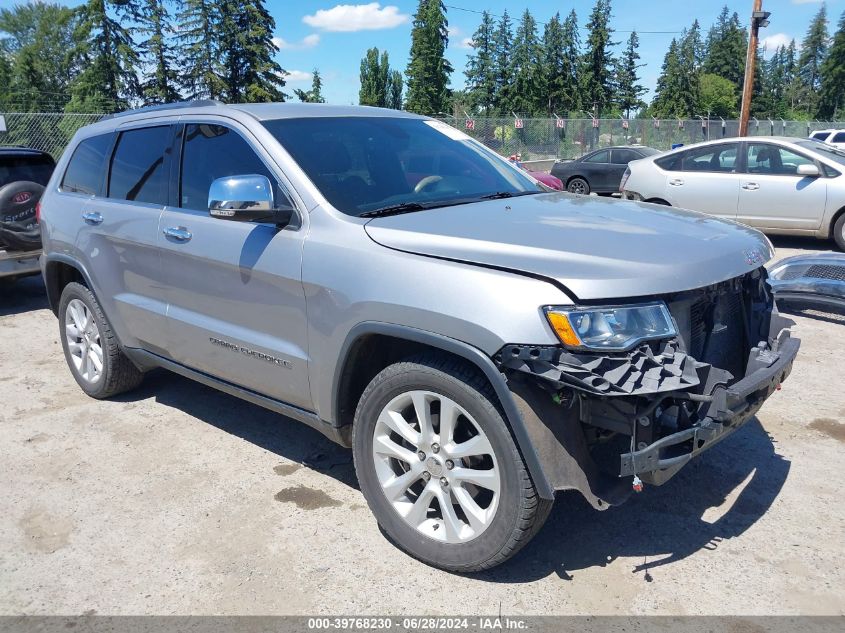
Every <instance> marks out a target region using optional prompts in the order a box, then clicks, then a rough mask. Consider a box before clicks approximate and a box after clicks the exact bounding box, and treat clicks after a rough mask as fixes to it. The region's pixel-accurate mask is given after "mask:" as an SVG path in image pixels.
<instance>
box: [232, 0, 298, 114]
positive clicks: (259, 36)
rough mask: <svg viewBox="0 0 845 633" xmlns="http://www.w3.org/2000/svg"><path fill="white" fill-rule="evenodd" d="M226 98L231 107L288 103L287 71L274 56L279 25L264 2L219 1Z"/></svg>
mask: <svg viewBox="0 0 845 633" xmlns="http://www.w3.org/2000/svg"><path fill="white" fill-rule="evenodd" d="M219 1H220V6H221V14H222V16H223V19H222V20H221V24H220V35H219V37H220V52H221V54H222V58H223V79H224V83H225V90H224V93H223V94H224V96H225V98H226V99H227V100H228V101H229V102H231V103H255V102H267V101H284V100H285V93H284V92H282V88H284V86H285V80H284V75H285V71H284V70H283V69H282V67H281V66H280V65H279V64H278V62H276V60H275V59H274V56H275V54H276V52H278V48H277V47H276V45H275V44H274V43H273V31H274V30H275V28H276V21H275V20H274V19H273V17H272V16H271V15H270V12H269V11H267V7H266V6H265V4H264V0H219Z"/></svg>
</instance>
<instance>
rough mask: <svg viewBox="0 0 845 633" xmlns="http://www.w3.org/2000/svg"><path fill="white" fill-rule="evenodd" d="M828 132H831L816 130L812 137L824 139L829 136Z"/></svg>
mask: <svg viewBox="0 0 845 633" xmlns="http://www.w3.org/2000/svg"><path fill="white" fill-rule="evenodd" d="M828 134H830V132H816V133H815V134H813V136H812V138H814V139H816V140H817V141H823V140H825V139H826V138H827V135H828Z"/></svg>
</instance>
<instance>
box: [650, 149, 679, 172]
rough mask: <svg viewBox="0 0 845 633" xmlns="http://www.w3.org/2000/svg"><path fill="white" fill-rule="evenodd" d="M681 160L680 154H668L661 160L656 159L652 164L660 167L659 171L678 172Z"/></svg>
mask: <svg viewBox="0 0 845 633" xmlns="http://www.w3.org/2000/svg"><path fill="white" fill-rule="evenodd" d="M682 158H683V156H682V155H681V154H680V153H677V154H669V155H668V156H664V157H663V158H658V159H657V160H655V161H654V164H655V165H657V166H658V167H660V168H661V169H665V170H666V171H679V170H680V168H681V159H682Z"/></svg>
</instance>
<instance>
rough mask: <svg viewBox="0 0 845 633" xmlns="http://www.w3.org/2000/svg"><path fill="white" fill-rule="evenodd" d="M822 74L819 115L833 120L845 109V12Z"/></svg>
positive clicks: (821, 117) (822, 67)
mask: <svg viewBox="0 0 845 633" xmlns="http://www.w3.org/2000/svg"><path fill="white" fill-rule="evenodd" d="M821 76H822V80H821V83H822V85H821V93H820V95H819V108H818V117H819V118H820V119H822V120H828V121H833V120H835V119H836V118H838V117H839V116H841V115H842V113H843V110H845V13H843V14H842V16H841V17H840V18H839V25H838V27H837V30H836V34H835V35H834V36H833V42H832V43H831V46H830V51H828V54H827V58H825V60H824V62H823V63H822V66H821Z"/></svg>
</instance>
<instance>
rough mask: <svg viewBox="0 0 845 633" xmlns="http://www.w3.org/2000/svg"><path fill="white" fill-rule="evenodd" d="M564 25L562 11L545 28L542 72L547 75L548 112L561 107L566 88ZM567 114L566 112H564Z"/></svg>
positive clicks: (555, 110)
mask: <svg viewBox="0 0 845 633" xmlns="http://www.w3.org/2000/svg"><path fill="white" fill-rule="evenodd" d="M563 47H564V41H563V25H562V24H561V22H560V13H555V14H554V16H552V19H551V20H549V21H548V22H547V23H546V26H545V28H544V29H543V44H542V51H543V62H542V68H541V72H542V73H543V75H544V77H545V93H546V94H545V99H546V109H547V113H548V114H552V113H555V112H557V111H558V110H559V109H561V106H562V104H563V102H564V100H565V98H566V97H565V94H564V91H565V90H566V79H567V77H566V74H565V72H566V71H565V58H564V51H563ZM564 114H565V113H564Z"/></svg>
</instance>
